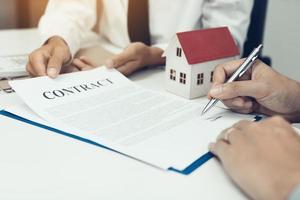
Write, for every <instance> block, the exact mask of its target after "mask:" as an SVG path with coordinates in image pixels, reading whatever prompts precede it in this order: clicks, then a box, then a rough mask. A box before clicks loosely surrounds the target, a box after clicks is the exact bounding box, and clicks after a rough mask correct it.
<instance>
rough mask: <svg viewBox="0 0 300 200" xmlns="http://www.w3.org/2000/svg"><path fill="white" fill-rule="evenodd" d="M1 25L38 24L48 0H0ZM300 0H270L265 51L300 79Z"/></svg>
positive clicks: (283, 69) (283, 70) (285, 71)
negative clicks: (299, 59)
mask: <svg viewBox="0 0 300 200" xmlns="http://www.w3.org/2000/svg"><path fill="white" fill-rule="evenodd" d="M0 5H1V6H0V29H15V28H30V27H36V26H37V24H38V21H39V18H40V16H41V15H42V14H43V12H44V10H45V7H46V5H47V0H0ZM299 10H300V1H299V0H270V1H269V4H268V9H267V18H266V26H265V33H264V44H265V48H264V52H263V54H264V55H266V56H269V57H270V58H271V59H272V65H273V67H274V68H275V69H277V70H278V71H280V72H281V73H283V74H285V75H287V76H289V77H291V78H293V79H296V80H299V81H300V64H299V62H297V60H298V59H297V58H298V57H299V56H300V39H299V37H300V13H299Z"/></svg>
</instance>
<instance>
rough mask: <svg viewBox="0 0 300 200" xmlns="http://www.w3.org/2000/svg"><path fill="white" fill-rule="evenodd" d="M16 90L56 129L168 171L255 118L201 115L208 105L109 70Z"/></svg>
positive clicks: (33, 82)
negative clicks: (150, 87)
mask: <svg viewBox="0 0 300 200" xmlns="http://www.w3.org/2000/svg"><path fill="white" fill-rule="evenodd" d="M10 85H11V86H12V87H13V89H14V90H15V91H16V92H17V94H18V95H19V96H20V97H21V99H22V100H23V101H24V102H25V103H26V104H27V106H28V107H29V108H30V109H31V110H32V112H34V113H35V114H36V115H38V116H39V117H40V118H42V119H43V120H45V121H46V122H47V123H49V124H51V125H52V126H54V128H57V129H60V130H63V131H65V132H67V133H70V134H73V135H76V136H79V137H82V138H86V139H89V140H92V141H94V142H96V143H99V144H101V145H104V146H106V147H108V148H111V149H113V150H116V151H118V152H120V153H123V154H125V155H128V156H130V157H132V158H135V159H137V160H140V161H143V162H145V163H148V164H151V165H153V166H156V167H159V168H162V169H169V168H170V167H173V168H176V169H178V170H183V169H185V168H186V167H187V166H188V165H190V164H191V163H192V162H194V161H195V160H197V159H198V158H199V157H200V156H201V155H203V154H205V153H206V152H207V151H208V150H207V146H208V144H209V143H210V142H212V141H215V139H216V136H217V135H218V134H219V133H220V132H221V131H222V130H223V129H225V128H227V127H229V126H231V125H232V124H234V123H236V122H237V121H239V120H241V119H249V120H251V119H252V118H253V116H248V115H238V114H233V113H232V112H230V111H228V110H226V109H222V108H214V109H212V110H211V112H210V113H208V114H207V115H205V116H201V111H202V109H203V107H204V106H205V105H203V104H200V103H196V102H191V101H189V100H184V99H182V98H180V97H178V98H177V97H174V96H173V95H169V94H163V93H157V92H154V91H150V90H147V89H144V88H142V87H140V86H138V85H136V84H135V83H133V82H131V81H130V80H129V79H127V78H126V77H125V76H123V75H122V74H121V73H119V72H118V71H116V70H113V69H112V70H109V69H106V68H104V67H101V68H96V69H94V70H91V71H84V72H77V73H72V74H65V75H61V76H59V77H58V78H57V79H51V78H49V77H39V78H33V79H27V80H18V81H12V82H10ZM28 110H29V109H28ZM8 111H9V110H8Z"/></svg>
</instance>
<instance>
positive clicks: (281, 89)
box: [208, 60, 300, 121]
mask: <svg viewBox="0 0 300 200" xmlns="http://www.w3.org/2000/svg"><path fill="white" fill-rule="evenodd" d="M242 62H243V60H239V61H233V62H229V63H226V64H222V65H219V66H217V67H216V69H215V72H214V77H213V80H214V81H213V87H212V89H211V90H210V92H209V95H208V96H209V98H212V97H214V98H217V99H220V100H222V101H223V103H224V104H225V105H226V106H228V107H229V108H230V109H232V110H233V111H236V112H239V113H251V112H258V113H262V114H265V115H274V114H277V115H282V116H284V117H285V118H287V119H289V120H291V121H298V120H299V119H297V118H298V117H299V113H300V104H299V102H300V85H299V83H297V82H296V81H293V80H291V79H289V78H287V77H285V76H283V75H281V74H279V73H278V72H276V71H275V70H273V69H272V68H270V67H269V66H267V65H265V64H264V63H262V62H261V61H256V63H255V64H254V66H253V67H252V68H251V69H250V70H248V72H247V73H246V74H245V75H244V76H243V77H242V78H241V79H240V80H238V81H235V82H233V83H225V81H226V80H227V79H228V78H229V77H230V76H231V75H232V74H233V73H234V72H235V70H236V69H237V68H238V67H239V66H240V65H241V63H242ZM224 83H225V84H224Z"/></svg>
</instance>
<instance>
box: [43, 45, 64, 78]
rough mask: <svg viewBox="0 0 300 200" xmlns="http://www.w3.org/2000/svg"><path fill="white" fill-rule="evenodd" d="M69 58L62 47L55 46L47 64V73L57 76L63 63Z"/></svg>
mask: <svg viewBox="0 0 300 200" xmlns="http://www.w3.org/2000/svg"><path fill="white" fill-rule="evenodd" d="M67 60H68V56H67V55H66V54H65V52H64V51H63V50H62V49H61V48H55V49H54V50H53V54H52V55H51V57H50V59H49V61H48V65H47V75H48V76H49V77H51V78H56V77H57V76H58V74H59V73H60V71H61V68H62V66H63V64H64V63H65V62H66V61H67Z"/></svg>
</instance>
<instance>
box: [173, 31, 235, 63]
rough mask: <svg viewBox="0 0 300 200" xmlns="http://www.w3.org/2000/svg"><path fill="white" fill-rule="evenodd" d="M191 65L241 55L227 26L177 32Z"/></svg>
mask: <svg viewBox="0 0 300 200" xmlns="http://www.w3.org/2000/svg"><path fill="white" fill-rule="evenodd" d="M177 37H178V39H179V42H180V44H181V47H182V49H183V52H184V54H185V56H186V59H187V62H188V63H189V64H190V65H193V64H198V63H203V62H208V61H212V60H218V59H223V58H228V57H233V56H236V55H239V49H238V47H237V45H236V44H235V41H234V39H233V37H232V35H231V33H230V31H229V29H228V28H227V27H221V28H212V29H205V30H197V31H189V32H182V33H177Z"/></svg>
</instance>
